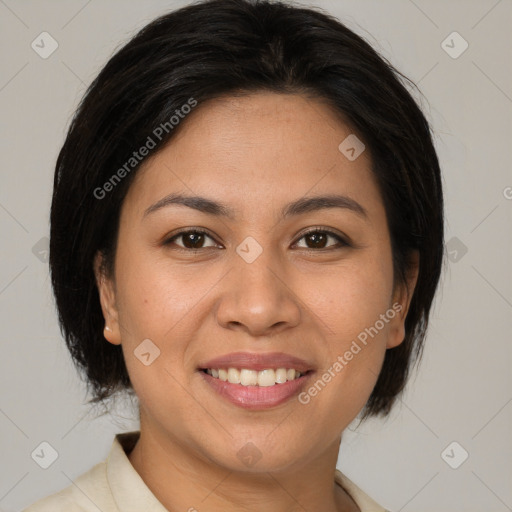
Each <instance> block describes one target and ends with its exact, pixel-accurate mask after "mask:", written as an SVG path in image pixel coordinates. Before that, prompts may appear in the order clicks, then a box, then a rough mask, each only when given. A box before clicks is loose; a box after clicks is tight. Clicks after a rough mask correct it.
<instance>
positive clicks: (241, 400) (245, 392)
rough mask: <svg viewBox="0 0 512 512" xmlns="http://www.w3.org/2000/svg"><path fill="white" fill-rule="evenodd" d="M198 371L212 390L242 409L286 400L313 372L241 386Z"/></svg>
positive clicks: (300, 387)
mask: <svg viewBox="0 0 512 512" xmlns="http://www.w3.org/2000/svg"><path fill="white" fill-rule="evenodd" d="M199 373H200V374H201V375H202V376H203V378H204V379H205V381H206V382H207V383H208V384H209V385H210V386H211V387H212V389H213V390H214V391H216V392H217V393H218V394H219V395H221V396H222V397H224V398H226V399H227V400H228V401H230V402H231V403H232V404H234V405H238V406H239V407H242V408H244V409H268V408H270V407H275V406H277V405H279V404H282V403H283V402H286V401H287V400H289V399H290V398H292V397H293V396H295V395H297V394H299V393H300V391H301V389H302V388H303V387H305V385H306V383H307V381H308V380H309V378H310V377H311V375H312V374H313V372H311V371H310V372H308V373H306V375H302V377H299V378H298V379H294V380H290V381H286V382H284V383H282V384H274V385H273V386H242V384H231V382H227V381H223V380H221V379H217V378H215V377H212V376H211V375H209V374H208V373H206V372H204V371H202V370H200V371H199Z"/></svg>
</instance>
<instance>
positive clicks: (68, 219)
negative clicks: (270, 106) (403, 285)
mask: <svg viewBox="0 0 512 512" xmlns="http://www.w3.org/2000/svg"><path fill="white" fill-rule="evenodd" d="M406 84H409V85H412V86H414V84H413V83H412V82H411V81H410V80H409V79H408V78H406V77H405V76H404V75H402V74H401V73H400V72H398V71H397V70H395V69H394V67H393V66H392V65H391V64H390V63H389V62H388V61H387V60H385V59H384V58H383V57H381V56H379V55H378V54H377V53H376V51H375V50H373V48H372V47H371V46H370V45H369V44H368V43H367V42H365V41H364V40H363V39H362V38H361V37H359V36H358V35H356V34H355V33H354V32H352V31H351V30H349V29H348V28H347V27H346V26H344V25H343V24H342V23H340V22H339V21H338V20H337V19H336V18H334V17H333V16H330V15H328V14H326V13H324V12H323V11H321V10H319V9H314V8H304V7H299V6H295V5H291V4H286V3H283V2H279V1H276V2H273V1H269V0H260V1H258V0H207V1H201V2H197V3H195V4H191V5H188V6H186V7H184V8H181V9H179V10H176V11H173V12H170V13H168V14H165V15H163V16H161V17H159V18H157V19H155V20H154V21H152V22H151V23H149V24H148V25H146V26H145V27H144V28H143V29H142V30H140V31H139V32H138V33H137V34H136V35H135V36H134V37H133V38H132V39H131V40H130V41H129V42H128V43H127V44H126V45H125V46H123V47H122V48H121V49H120V50H118V51H117V52H116V53H115V54H114V55H113V56H112V57H111V58H110V60H109V61H108V63H107V64H106V65H105V66H104V68H103V69H102V70H101V72H100V73H99V75H98V76H97V77H96V78H95V80H94V81H93V82H92V84H91V85H90V86H89V88H88V89H87V91H86V93H85V95H84V97H83V99H82V101H81V103H80V105H79V107H78V108H77V111H76V112H75V115H74V117H73V119H72V122H71V124H70V127H69V130H68V133H67V136H66V139H65V142H64V145H63V147H62V149H61V151H60V153H59V156H58V159H57V162H56V168H55V177H54V191H53V198H52V205H51V214H50V224H51V227H50V258H49V265H50V273H51V282H52V286H53V291H54V295H55V299H56V306H57V309H58V317H59V324H60V329H61V333H62V334H63V337H64V339H65V342H66V344H67V347H68V349H69V351H70V353H71V357H72V360H73V362H74V364H75V365H76V367H77V369H78V371H79V374H80V375H81V376H82V377H83V378H84V380H85V381H86V383H87V388H88V391H89V392H92V398H91V399H90V400H89V403H93V404H99V403H103V404H105V403H106V399H107V398H111V397H114V396H116V394H117V392H118V391H122V390H125V391H127V392H128V394H132V393H133V387H132V386H131V383H130V379H129V376H128V372H127V369H126V366H125V362H124V358H123V354H122V349H121V347H120V346H119V345H116V346H115V345H112V344H110V343H108V342H106V340H105V338H104V337H103V328H104V324H105V321H104V318H103V314H102V310H101V306H100V301H99V293H98V288H97V285H96V281H95V275H94V271H93V260H94V256H95V254H96V252H97V251H101V252H102V254H103V256H104V259H103V261H104V263H105V265H104V267H103V271H104V272H105V275H107V276H109V277H112V276H113V274H112V273H113V270H114V261H115V251H116V243H117V233H118V224H119V216H120V208H121V205H122V203H123V199H124V198H125V196H126V193H127V191H128V188H129V187H130V183H131V182H132V180H133V178H134V176H135V174H136V171H137V170H138V168H139V167H140V164H139V165H136V166H133V170H131V172H126V173H123V175H124V174H126V175H125V176H123V179H122V180H119V183H117V182H116V183H115V186H112V187H110V188H111V190H109V193H108V195H107V197H106V198H104V199H102V198H101V197H100V196H101V195H102V194H104V193H102V194H99V193H98V190H99V188H101V187H104V185H105V183H107V182H109V180H110V179H111V178H112V176H113V175H114V174H115V173H116V171H117V170H119V169H120V168H121V167H122V166H123V164H125V163H126V162H127V161H129V160H130V158H131V157H132V156H133V152H134V151H136V150H138V149H139V148H140V147H142V146H143V145H144V144H145V143H146V141H147V138H148V136H149V135H151V134H152V133H153V131H154V130H155V128H156V127H158V126H167V130H160V131H162V134H161V140H157V138H156V137H153V139H154V140H155V141H156V142H157V145H156V148H155V149H153V150H152V151H151V154H152V155H154V154H156V152H157V151H158V150H159V149H161V148H163V147H164V145H165V144H167V143H168V142H169V141H171V139H172V137H173V135H175V133H176V132H177V131H178V129H179V127H181V126H182V125H183V124H184V123H185V122H186V119H185V120H184V121H183V122H181V123H180V124H179V125H178V126H177V127H176V128H175V129H172V128H170V124H169V119H170V118H171V117H172V116H173V115H175V114H176V111H177V110H178V112H180V108H181V107H182V106H183V105H185V104H187V103H188V102H189V100H190V98H194V99H195V101H197V102H198V105H199V106H197V107H196V109H197V108H199V107H200V105H201V104H202V103H204V102H206V101H208V100H210V99H213V98H219V97H229V96H237V95H245V94H250V93H253V92H258V91H267V92H269V91H270V92H274V93H278V94H302V95H305V96H307V97H309V98H313V99H316V100H318V101H323V102H324V103H325V104H327V105H328V106H329V107H330V108H332V110H333V112H334V113H335V114H337V115H339V117H340V119H341V120H343V122H344V123H346V124H347V125H348V126H350V128H351V129H352V130H353V132H354V133H356V134H357V135H358V137H359V138H360V139H361V140H362V141H363V142H364V144H365V145H366V148H367V149H368V150H369V152H370V155H371V161H372V172H373V174H374V176H375V179H376V182H377V184H378V186H379V190H380V193H381V196H382V199H383V202H384V206H385V210H386V216H387V223H388V226H389V231H390V236H391V245H392V253H393V266H394V278H395V283H398V282H404V280H405V279H406V276H407V272H408V269H409V268H410V264H411V263H410V259H409V257H410V255H411V253H412V251H417V253H419V261H420V263H419V275H418V280H417V285H416V288H415V290H414V293H413V296H412V298H411V304H410V308H409V311H408V314H407V317H406V320H405V332H406V334H405V339H404V341H403V342H402V343H401V344H400V345H398V346H397V347H395V348H392V349H388V350H387V351H386V355H385V359H384V363H383V367H382V369H381V372H380V375H379V377H378V380H377V382H376V385H375V387H374V389H373V391H372V393H371V395H370V398H369V400H368V401H367V403H366V405H365V407H364V409H363V415H362V418H363V419H366V418H367V417H369V416H372V415H375V416H377V415H382V416H385V415H387V414H388V413H389V411H390V410H391V407H392V405H393V403H394V402H395V400H396V398H397V397H398V395H399V394H400V393H401V392H402V390H403V388H404V386H405V383H406V381H407V379H408V376H409V373H410V370H411V368H412V366H413V365H414V364H415V363H416V362H417V361H418V360H419V359H420V358H421V355H422V350H423V342H424V338H425V334H426V329H427V324H428V319H429V313H430V309H431V306H432V301H433V298H434V295H435V291H436V288H437V285H438V281H439V278H440V273H441V268H442V263H443V247H444V245H443V195H442V184H441V175H440V168H439V162H438V158H437V155H436V152H435V149H434V145H433V141H432V135H431V129H430V126H429V123H428V122H427V120H426V118H425V117H424V115H423V113H422V111H421V109H420V107H419V106H418V104H417V103H416V102H415V100H414V99H413V97H412V96H411V94H410V93H409V92H408V90H407V88H406V86H405V85H406ZM165 123H167V124H165ZM340 142H341V141H340ZM125 169H126V167H125ZM119 175H121V174H119ZM103 190H106V187H105V188H104V189H103ZM95 191H96V192H95ZM368 293H371V290H369V291H368Z"/></svg>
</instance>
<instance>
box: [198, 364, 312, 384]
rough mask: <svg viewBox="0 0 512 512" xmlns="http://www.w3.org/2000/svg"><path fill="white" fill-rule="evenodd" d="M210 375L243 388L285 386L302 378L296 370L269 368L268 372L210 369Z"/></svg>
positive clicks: (244, 369)
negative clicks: (286, 383)
mask: <svg viewBox="0 0 512 512" xmlns="http://www.w3.org/2000/svg"><path fill="white" fill-rule="evenodd" d="M206 373H208V375H211V376H212V377H215V378H218V379H220V380H222V381H224V382H230V383H231V384H241V385H242V386H261V387H268V386H274V385H275V384H284V383H285V382H286V381H290V380H295V379H298V378H299V377H301V376H302V375H303V374H301V373H300V372H299V371H297V370H295V369H294V368H288V369H287V368H278V369H277V370H274V369H271V368H269V369H268V370H261V371H256V370H248V369H246V368H242V369H241V370H239V369H237V368H228V369H227V370H226V369H225V368H219V369H216V368H208V369H207V370H206Z"/></svg>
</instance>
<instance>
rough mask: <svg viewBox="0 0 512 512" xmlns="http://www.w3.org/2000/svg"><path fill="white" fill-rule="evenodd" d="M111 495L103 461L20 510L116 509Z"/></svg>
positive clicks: (104, 511)
mask: <svg viewBox="0 0 512 512" xmlns="http://www.w3.org/2000/svg"><path fill="white" fill-rule="evenodd" d="M111 496H112V495H111V493H110V489H109V485H108V480H107V476H106V463H105V461H104V462H100V463H99V464H96V465H95V466H94V467H92V468H91V469H89V471H87V472H86V473H83V474H82V475H80V476H79V477H77V478H75V479H74V480H73V482H72V483H71V484H70V485H68V486H67V487H65V488H64V489H62V490H61V491H59V492H56V493H54V494H51V495H49V496H46V497H44V498H41V499H39V500H38V501H36V502H34V503H32V504H31V505H30V506H29V507H28V508H26V509H24V510H23V511H22V512H60V511H62V512H64V511H65V512H98V509H99V510H101V511H102V512H110V511H117V508H116V506H115V503H114V502H113V500H112V497H111Z"/></svg>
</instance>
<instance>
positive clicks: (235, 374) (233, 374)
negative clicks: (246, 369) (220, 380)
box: [214, 368, 240, 384]
mask: <svg viewBox="0 0 512 512" xmlns="http://www.w3.org/2000/svg"><path fill="white" fill-rule="evenodd" d="M214 377H215V375H214ZM228 381H229V382H231V384H240V372H239V371H238V370H237V369H236V368H228Z"/></svg>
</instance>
